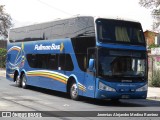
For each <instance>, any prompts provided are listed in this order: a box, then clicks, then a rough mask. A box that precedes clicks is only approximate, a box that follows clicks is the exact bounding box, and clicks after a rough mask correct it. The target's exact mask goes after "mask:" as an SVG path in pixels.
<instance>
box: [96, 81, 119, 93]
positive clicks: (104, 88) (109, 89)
mask: <svg viewBox="0 0 160 120" xmlns="http://www.w3.org/2000/svg"><path fill="white" fill-rule="evenodd" d="M99 89H100V90H105V91H114V92H115V91H116V90H115V89H114V88H111V87H109V86H107V85H105V84H103V83H102V82H99Z"/></svg>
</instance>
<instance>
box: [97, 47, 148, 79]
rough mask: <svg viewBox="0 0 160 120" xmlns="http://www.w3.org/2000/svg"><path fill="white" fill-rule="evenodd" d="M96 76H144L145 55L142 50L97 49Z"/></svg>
mask: <svg viewBox="0 0 160 120" xmlns="http://www.w3.org/2000/svg"><path fill="white" fill-rule="evenodd" d="M98 56H99V60H98V76H101V77H145V76H146V57H145V53H144V52H136V51H123V50H108V49H105V48H101V49H99V51H98Z"/></svg>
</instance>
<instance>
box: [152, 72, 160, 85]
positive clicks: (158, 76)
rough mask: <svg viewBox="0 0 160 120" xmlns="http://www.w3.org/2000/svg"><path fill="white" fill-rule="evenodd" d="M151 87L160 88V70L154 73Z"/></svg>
mask: <svg viewBox="0 0 160 120" xmlns="http://www.w3.org/2000/svg"><path fill="white" fill-rule="evenodd" d="M151 85H152V86H153V87H160V70H156V71H153V76H152V80H151Z"/></svg>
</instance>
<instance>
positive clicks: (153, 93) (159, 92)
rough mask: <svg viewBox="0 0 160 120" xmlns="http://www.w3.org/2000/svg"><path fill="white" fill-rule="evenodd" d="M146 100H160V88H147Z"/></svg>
mask: <svg viewBox="0 0 160 120" xmlns="http://www.w3.org/2000/svg"><path fill="white" fill-rule="evenodd" d="M0 76H2V77H5V76H6V71H5V70H4V69H0ZM147 98H149V99H159V100H160V88H156V87H148V95H147Z"/></svg>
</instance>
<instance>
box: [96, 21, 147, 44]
mask: <svg viewBox="0 0 160 120" xmlns="http://www.w3.org/2000/svg"><path fill="white" fill-rule="evenodd" d="M96 24H97V36H98V40H99V41H100V42H104V43H107V42H109V43H123V44H124V43H126V44H133V45H145V40H144V36H143V31H142V27H141V24H140V23H137V22H130V21H123V20H112V19H97V20H96Z"/></svg>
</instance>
